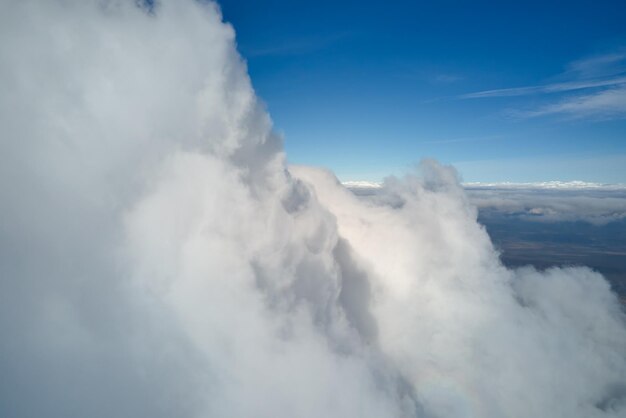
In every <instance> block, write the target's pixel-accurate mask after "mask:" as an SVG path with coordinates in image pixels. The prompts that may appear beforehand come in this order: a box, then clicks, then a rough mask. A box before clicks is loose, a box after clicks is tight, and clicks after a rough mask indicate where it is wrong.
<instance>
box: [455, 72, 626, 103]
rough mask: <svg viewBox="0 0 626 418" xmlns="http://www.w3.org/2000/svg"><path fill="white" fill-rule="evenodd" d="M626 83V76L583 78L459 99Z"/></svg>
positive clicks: (498, 90) (523, 94)
mask: <svg viewBox="0 0 626 418" xmlns="http://www.w3.org/2000/svg"><path fill="white" fill-rule="evenodd" d="M625 83H626V76H621V77H615V78H610V79H602V80H597V79H596V80H584V81H572V82H565V83H554V84H545V85H541V86H526V87H513V88H506V89H495V90H485V91H479V92H475V93H468V94H462V95H460V96H457V98H459V99H482V98H488V97H514V96H527V95H531V94H541V93H559V92H567V91H574V90H583V89H589V88H596V87H608V86H618V85H623V84H625Z"/></svg>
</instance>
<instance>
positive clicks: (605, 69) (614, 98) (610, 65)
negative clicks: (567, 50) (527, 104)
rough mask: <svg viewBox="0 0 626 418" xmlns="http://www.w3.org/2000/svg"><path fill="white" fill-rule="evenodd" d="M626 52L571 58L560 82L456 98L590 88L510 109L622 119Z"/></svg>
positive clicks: (625, 110)
mask: <svg viewBox="0 0 626 418" xmlns="http://www.w3.org/2000/svg"><path fill="white" fill-rule="evenodd" d="M625 73H626V53H624V51H623V50H618V51H616V52H612V53H608V54H604V55H597V56H593V57H588V58H584V59H581V60H577V61H574V62H572V63H570V64H568V65H567V68H566V71H565V72H564V73H562V74H561V75H560V78H561V79H567V80H569V81H562V82H556V83H549V84H544V85H538V86H523V87H513V88H503V89H494V90H485V91H478V92H474V93H468V94H463V95H461V96H458V98H459V99H482V98H490V97H515V96H528V95H547V94H559V93H560V94H563V93H568V92H573V91H584V90H592V91H591V92H588V93H579V94H575V95H569V96H566V97H563V98H561V99H560V100H558V101H556V102H551V103H548V104H545V105H541V106H538V107H536V108H534V109H529V110H519V109H517V110H511V111H509V112H508V113H509V114H511V115H513V116H517V117H537V116H547V115H558V114H560V115H568V116H572V117H575V118H597V119H621V118H623V117H625V116H626V77H625V76H624V74H625Z"/></svg>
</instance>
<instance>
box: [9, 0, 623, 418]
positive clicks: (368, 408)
mask: <svg viewBox="0 0 626 418" xmlns="http://www.w3.org/2000/svg"><path fill="white" fill-rule="evenodd" d="M0 5H1V13H0V92H1V94H0V126H2V136H1V141H0V193H1V196H2V198H1V199H0V215H1V216H0V335H1V336H2V339H1V343H0V376H2V377H1V378H0V416H3V417H12V418H19V417H41V416H46V417H63V418H68V417H94V418H97V417H251V416H254V417H272V418H275V417H357V416H358V417H452V416H454V417H506V416H511V417H520V416H534V417H618V416H625V414H626V382H625V376H626V326H625V318H624V313H623V311H622V310H621V308H620V305H619V303H618V300H617V298H616V296H615V294H613V293H612V292H611V290H610V288H609V285H608V284H607V282H606V281H605V280H604V279H603V277H602V276H600V275H599V274H597V273H595V272H593V271H591V270H589V269H586V268H569V269H557V268H555V269H550V270H547V271H543V272H540V271H536V270H534V269H532V268H523V269H519V270H508V269H506V268H505V267H503V266H502V264H501V263H500V261H499V258H498V254H497V252H496V251H495V250H494V248H493V246H492V244H491V242H490V240H489V238H488V236H487V234H486V232H485V230H484V229H483V228H482V227H481V226H480V225H479V224H478V223H477V222H476V209H475V208H474V206H473V205H471V204H470V203H469V202H468V200H467V197H466V195H465V192H464V191H463V189H462V188H461V187H460V186H459V182H458V179H457V178H456V174H455V172H454V170H453V169H451V168H449V167H442V166H440V165H438V164H436V163H433V162H425V163H424V164H423V165H422V172H421V173H420V174H419V175H416V176H414V177H408V178H406V179H390V180H388V181H387V183H386V185H385V186H384V187H385V189H386V191H387V193H389V195H390V196H393V197H394V199H393V204H391V205H390V204H387V203H384V204H383V203H379V204H377V203H375V202H365V201H362V200H359V199H358V198H357V197H355V196H354V195H353V194H351V193H350V192H349V191H348V190H346V189H345V188H344V187H342V186H341V185H340V184H339V183H338V181H337V180H336V179H335V178H334V176H333V175H332V174H331V173H328V172H325V171H322V170H319V169H313V168H306V167H287V166H286V164H285V156H284V153H283V151H282V146H281V141H280V139H279V138H278V137H276V136H275V135H274V134H273V133H272V127H271V121H270V119H269V116H268V115H267V113H266V111H265V110H264V107H263V106H262V104H260V103H259V100H258V99H257V98H256V96H255V94H254V91H253V89H252V87H251V83H250V80H249V78H248V76H247V71H246V66H245V63H244V61H242V59H241V58H240V56H239V55H238V53H237V51H236V44H235V38H234V31H233V29H232V28H231V27H230V26H229V25H227V24H224V23H222V19H221V15H220V12H219V9H218V7H217V6H216V5H215V4H213V3H207V2H196V1H192V0H178V1H166V0H163V1H161V2H158V3H155V4H151V3H150V4H143V3H137V2H133V1H126V0H102V1H92V0H88V1H78V0H52V1H34V0H25V1H19V2H16V1H8V0H6V1H4V0H3V1H1V2H0ZM329 152H332V150H329Z"/></svg>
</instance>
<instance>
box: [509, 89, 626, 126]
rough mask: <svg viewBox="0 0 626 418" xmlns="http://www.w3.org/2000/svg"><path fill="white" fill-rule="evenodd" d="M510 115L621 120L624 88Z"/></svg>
mask: <svg viewBox="0 0 626 418" xmlns="http://www.w3.org/2000/svg"><path fill="white" fill-rule="evenodd" d="M511 114H512V115H514V116H518V117H529V118H532V117H540V116H548V115H558V114H561V115H566V116H569V117H573V118H595V119H621V118H624V117H626V86H624V85H620V86H619V87H617V88H612V89H608V90H603V91H600V92H597V93H593V94H585V95H577V96H574V97H568V98H566V99H564V100H561V101H560V102H558V103H552V104H549V105H546V106H543V107H541V108H539V109H536V110H528V111H516V112H511Z"/></svg>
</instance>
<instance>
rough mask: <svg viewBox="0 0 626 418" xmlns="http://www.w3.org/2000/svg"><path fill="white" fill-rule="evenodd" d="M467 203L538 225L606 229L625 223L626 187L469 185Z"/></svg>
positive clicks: (533, 184)
mask: <svg viewBox="0 0 626 418" xmlns="http://www.w3.org/2000/svg"><path fill="white" fill-rule="evenodd" d="M465 188H466V191H467V194H468V196H469V199H470V201H471V202H472V203H473V204H474V205H476V207H478V209H479V210H481V211H482V212H484V213H487V212H493V213H498V214H506V215H510V216H514V217H516V218H518V219H522V220H527V221H538V222H576V221H583V222H588V223H591V224H594V225H605V224H608V223H610V222H616V221H621V220H624V219H626V187H624V186H623V185H603V184H596V183H585V182H544V183H522V184H515V183H512V184H511V183H508V184H507V183H504V184H480V183H475V184H468V185H466V186H465Z"/></svg>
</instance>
